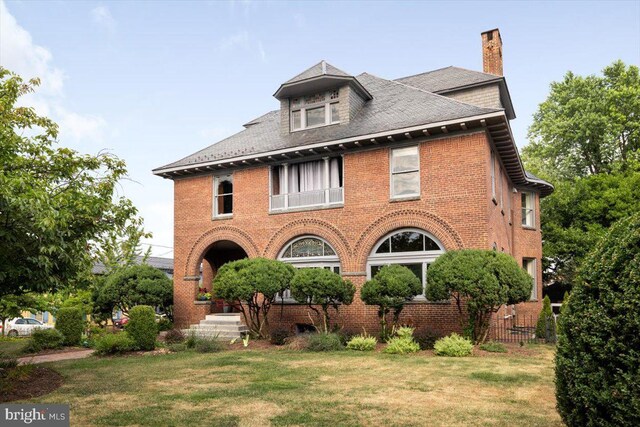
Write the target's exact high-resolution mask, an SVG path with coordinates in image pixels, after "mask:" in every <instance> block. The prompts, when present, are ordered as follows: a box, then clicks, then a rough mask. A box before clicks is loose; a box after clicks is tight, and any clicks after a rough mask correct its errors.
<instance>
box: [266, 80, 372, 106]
mask: <svg viewBox="0 0 640 427" xmlns="http://www.w3.org/2000/svg"><path fill="white" fill-rule="evenodd" d="M322 80H326V81H327V82H328V84H327V85H325V86H327V87H330V86H331V85H334V84H335V83H344V82H347V83H349V84H352V85H353V86H354V87H355V89H356V90H357V91H358V92H360V95H361V96H362V97H363V98H364V99H367V100H370V99H373V96H372V95H371V93H369V91H368V90H367V89H366V88H365V87H364V86H363V85H362V83H360V82H359V81H358V79H357V78H355V77H353V76H348V77H347V76H338V75H333V74H323V75H321V76H314V77H310V78H307V79H303V80H298V81H295V82H292V83H283V84H281V85H280V87H279V88H278V90H277V91H276V93H274V94H273V96H274V97H275V98H276V99H282V98H290V97H293V96H300V95H304V94H309V93H310V92H313V91H314V89H313V88H312V87H313V86H314V84H316V85H318V83H319V82H320V81H322ZM323 89H324V88H323Z"/></svg>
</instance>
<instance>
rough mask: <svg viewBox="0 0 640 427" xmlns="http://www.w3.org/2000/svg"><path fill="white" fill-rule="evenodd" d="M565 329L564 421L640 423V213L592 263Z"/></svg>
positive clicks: (561, 350) (559, 361)
mask: <svg viewBox="0 0 640 427" xmlns="http://www.w3.org/2000/svg"><path fill="white" fill-rule="evenodd" d="M558 332H559V334H558V348H557V352H556V371H555V372H556V399H557V405H558V412H559V413H560V415H561V417H562V419H563V421H564V422H565V423H566V424H567V425H569V426H578V425H581V426H582V425H593V426H595V425H597V426H638V425H640V368H639V367H640V214H636V215H633V216H632V217H629V218H626V219H623V220H621V221H619V222H617V223H616V224H614V225H613V226H612V227H611V228H610V229H609V231H608V233H607V234H606V235H605V237H603V238H602V239H601V240H600V242H598V243H597V245H596V246H595V247H594V249H593V251H592V252H591V253H590V254H589V255H588V256H587V257H586V258H585V260H584V263H583V264H582V266H581V268H580V270H579V273H578V280H577V282H576V283H575V284H574V286H573V289H572V291H571V297H570V298H569V301H568V304H567V301H565V302H564V303H563V305H562V314H561V315H560V318H559V325H558Z"/></svg>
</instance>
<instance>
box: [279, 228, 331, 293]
mask: <svg viewBox="0 0 640 427" xmlns="http://www.w3.org/2000/svg"><path fill="white" fill-rule="evenodd" d="M309 238H311V239H317V240H320V241H321V242H322V243H323V244H326V245H329V247H330V248H331V249H332V250H333V252H334V253H335V255H328V256H315V257H295V258H293V257H291V258H285V257H284V253H285V252H286V250H287V249H288V248H289V246H291V245H292V244H294V243H295V242H297V241H299V240H302V239H309ZM277 260H278V261H282V262H286V263H287V264H291V265H292V266H293V267H294V268H327V267H329V268H330V269H331V271H334V268H335V267H338V271H340V272H342V267H341V265H340V257H339V256H338V252H337V251H336V249H335V248H334V247H333V245H332V244H331V243H329V242H327V241H326V240H325V239H323V238H322V237H320V236H316V235H314V234H305V235H303V236H298V237H296V238H295V239H292V240H289V241H288V242H287V243H286V244H285V245H284V246H283V247H282V249H281V250H280V252H278V258H277ZM274 302H275V303H276V304H280V303H281V304H298V302H297V301H296V300H294V299H293V298H291V293H290V292H289V291H285V292H284V295H283V298H281V297H280V296H279V295H278V296H276V298H275V301H274Z"/></svg>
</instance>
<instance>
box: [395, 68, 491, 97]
mask: <svg viewBox="0 0 640 427" xmlns="http://www.w3.org/2000/svg"><path fill="white" fill-rule="evenodd" d="M501 79H502V77H500V76H496V75H493V74H487V73H481V72H479V71H472V70H467V69H465V68H459V67H446V68H441V69H439V70H433V71H428V72H426V73H421V74H416V75H415V76H408V77H401V78H399V79H396V81H397V82H401V83H405V84H408V85H410V86H413V87H417V88H419V89H422V90H426V91H427V92H445V91H450V90H452V89H455V88H460V87H465V86H469V85H475V84H481V83H487V82H490V81H494V80H495V81H498V80H501Z"/></svg>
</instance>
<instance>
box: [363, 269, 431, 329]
mask: <svg viewBox="0 0 640 427" xmlns="http://www.w3.org/2000/svg"><path fill="white" fill-rule="evenodd" d="M421 292H422V283H421V282H420V279H418V278H417V277H416V275H415V274H413V272H412V271H411V270H409V269H408V268H407V267H404V266H402V265H397V264H395V265H394V264H392V265H386V266H384V267H382V268H381V269H380V270H379V271H378V273H377V274H376V275H375V276H374V277H373V278H372V279H371V280H368V281H366V282H365V283H364V285H362V289H361V290H360V298H361V299H362V301H364V303H365V304H367V305H377V306H378V317H379V318H380V327H381V332H380V337H381V338H382V339H383V340H386V339H387V338H388V337H389V331H388V328H387V316H388V315H389V313H393V325H394V326H397V324H398V319H399V317H400V312H402V309H403V307H404V304H405V303H406V302H407V301H410V300H411V299H412V298H414V297H415V296H416V295H419V294H420V293H421Z"/></svg>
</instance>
